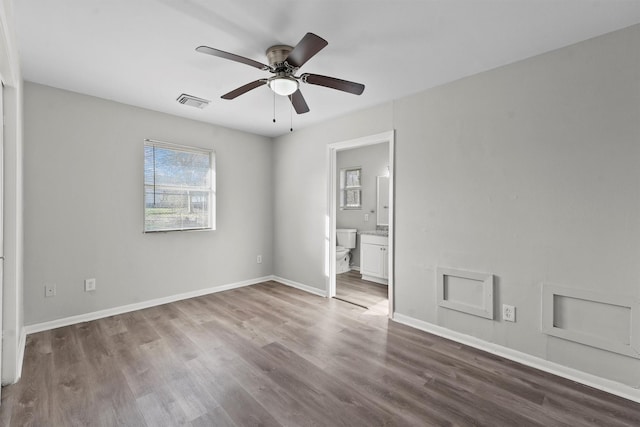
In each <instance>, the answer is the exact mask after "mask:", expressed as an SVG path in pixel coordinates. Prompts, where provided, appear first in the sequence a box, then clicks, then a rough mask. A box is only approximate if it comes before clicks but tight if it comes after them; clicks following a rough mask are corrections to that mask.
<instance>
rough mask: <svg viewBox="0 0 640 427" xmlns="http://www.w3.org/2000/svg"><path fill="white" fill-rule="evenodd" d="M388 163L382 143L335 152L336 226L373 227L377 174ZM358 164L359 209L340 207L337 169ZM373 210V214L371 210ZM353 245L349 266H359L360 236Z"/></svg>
mask: <svg viewBox="0 0 640 427" xmlns="http://www.w3.org/2000/svg"><path fill="white" fill-rule="evenodd" d="M388 165H389V144H388V143H382V144H376V145H369V146H366V147H360V148H352V149H350V150H342V151H338V152H337V153H336V169H337V174H338V175H337V177H336V182H337V184H338V186H337V193H336V194H337V196H338V199H337V201H336V206H337V207H338V208H337V211H336V228H355V229H357V230H358V231H359V232H360V231H364V230H375V229H376V221H377V218H378V212H377V211H376V201H377V188H378V187H377V179H376V178H377V177H378V176H381V175H384V174H385V173H386V172H387V166H388ZM352 166H355V167H361V168H362V175H361V184H362V198H361V201H362V209H344V210H341V209H340V170H341V169H344V168H348V167H352ZM371 211H373V213H371ZM364 214H369V220H368V221H365V220H364ZM356 240H357V246H356V248H355V249H352V250H351V254H352V257H351V265H354V266H358V267H359V266H360V235H358V237H357V239H356Z"/></svg>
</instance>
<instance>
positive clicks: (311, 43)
mask: <svg viewBox="0 0 640 427" xmlns="http://www.w3.org/2000/svg"><path fill="white" fill-rule="evenodd" d="M328 44H329V43H327V41H326V40H325V39H323V38H322V37H319V36H316V35H315V34H313V33H307V34H305V36H304V37H303V38H302V40H300V41H299V42H298V44H297V45H296V47H294V48H293V50H292V51H291V52H289V56H287V59H286V61H287V63H289V65H292V66H294V67H298V68H300V67H302V66H303V65H304V63H305V62H307V61H308V60H309V59H311V58H312V57H313V55H315V54H316V53H318V52H320V51H321V50H322V49H324V47H325V46H326V45H328Z"/></svg>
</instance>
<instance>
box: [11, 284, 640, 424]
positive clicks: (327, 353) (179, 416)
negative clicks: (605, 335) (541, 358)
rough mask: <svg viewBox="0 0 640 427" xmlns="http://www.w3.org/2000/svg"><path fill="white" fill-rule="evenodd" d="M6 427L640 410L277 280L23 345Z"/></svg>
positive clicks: (639, 413)
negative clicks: (22, 359) (19, 376)
mask: <svg viewBox="0 0 640 427" xmlns="http://www.w3.org/2000/svg"><path fill="white" fill-rule="evenodd" d="M0 424H2V425H5V426H8V425H11V426H93V425H95V426H114V425H127V426H174V425H192V426H218V425H219V426H234V425H235V426H244V425H264V426H277V425H288V426H378V425H394V426H418V425H437V426H444V425H485V426H530V425H531V426H556V425H564V426H587V425H589V426H595V425H598V426H622V425H627V426H638V425H640V405H639V404H635V403H632V402H630V401H627V400H624V399H621V398H617V397H615V396H611V395H608V394H606V393H603V392H599V391H597V390H593V389H590V388H588V387H585V386H582V385H579V384H575V383H573V382H571V381H567V380H564V379H561V378H557V377H554V376H552V375H550V374H546V373H543V372H540V371H537V370H534V369H531V368H527V367H524V366H521V365H519V364H517V363H514V362H511V361H507V360H504V359H501V358H500V357H497V356H494V355H491V354H488V353H484V352H482V351H479V350H476V349H473V348H469V347H465V346H463V345H460V344H457V343H454V342H451V341H448V340H445V339H442V338H439V337H436V336H432V335H429V334H426V333H423V332H421V331H418V330H415V329H412V328H409V327H406V326H403V325H400V324H397V323H394V322H390V321H389V320H388V319H387V317H386V316H384V315H375V313H372V312H371V311H370V310H365V309H362V308H359V307H356V306H354V305H351V304H347V303H344V302H341V301H339V300H335V299H325V298H320V297H316V296H313V295H310V294H307V293H304V292H302V291H298V290H296V289H292V288H288V287H285V286H284V285H280V284H277V283H275V282H266V283H263V284H259V285H254V286H250V287H246V288H241V289H236V290H232V291H227V292H221V293H217V294H212V295H207V296H203V297H199V298H194V299H190V300H185V301H180V302H176V303H172V304H167V305H163V306H160V307H155V308H150V309H146V310H141V311H138V312H133V313H128V314H123V315H119V316H113V317H109V318H106V319H101V320H97V321H93V322H87V323H82V324H78V325H74V326H68V327H64V328H59V329H55V330H52V331H46V332H41V333H37V334H33V335H29V336H28V338H27V348H26V354H25V363H24V370H23V377H22V380H21V381H20V382H19V383H18V384H15V385H12V386H8V387H5V388H4V389H3V392H2V406H1V407H0Z"/></svg>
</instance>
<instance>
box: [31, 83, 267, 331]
mask: <svg viewBox="0 0 640 427" xmlns="http://www.w3.org/2000/svg"><path fill="white" fill-rule="evenodd" d="M24 108H25V194H26V196H25V251H26V254H27V257H26V259H25V323H26V324H33V323H38V322H42V321H47V320H53V319H57V318H64V317H67V316H72V315H77V314H82V313H87V312H93V311H96V310H100V309H106V308H111V307H117V306H121V305H125V304H130V303H135V302H140V301H145V300H149V299H153V298H159V297H164V296H170V295H174V294H179V293H184V292H189V291H194V290H199V289H204V288H209V287H214V286H218V285H225V284H230V283H235V282H239V281H244V280H249V279H254V278H258V277H263V276H266V275H269V274H271V273H272V271H273V257H272V242H273V234H272V224H273V203H272V182H271V179H270V177H271V172H270V170H271V141H270V139H269V138H265V137H260V136H256V135H251V134H247V133H243V132H239V131H233V130H229V129H224V128H221V127H216V126H213V125H209V124H205V123H201V122H196V121H191V120H187V119H183V118H178V117H174V116H170V115H166V114H162V113H157V112H153V111H149V110H144V109H140V108H135V107H131V106H127V105H123V104H119V103H115V102H111V101H107V100H103V99H98V98H94V97H90V96H86V95H80V94H77V93H72V92H67V91H63V90H59V89H54V88H51V87H46V86H41V85H37V84H33V83H27V84H25V100H24ZM185 108H187V107H185ZM144 138H153V139H158V140H163V141H169V142H175V143H180V144H185V145H194V146H200V147H206V148H212V149H214V150H215V152H216V166H217V167H216V172H217V175H216V178H217V179H216V180H217V215H216V217H217V230H216V231H210V232H172V233H153V234H143V233H142V218H143V211H142V209H143V202H142V179H143V149H142V144H143V140H144ZM258 254H261V255H262V256H263V263H262V264H257V263H256V255H258ZM89 277H95V278H96V279H97V290H96V291H95V292H94V293H85V292H84V290H83V280H84V279H85V278H89ZM45 283H55V284H56V285H57V296H56V297H53V298H45V297H44V290H43V285H44V284H45Z"/></svg>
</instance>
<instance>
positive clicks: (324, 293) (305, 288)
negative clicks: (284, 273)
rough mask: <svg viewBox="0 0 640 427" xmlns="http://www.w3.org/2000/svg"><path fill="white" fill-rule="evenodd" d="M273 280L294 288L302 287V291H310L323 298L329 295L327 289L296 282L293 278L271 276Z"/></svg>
mask: <svg viewBox="0 0 640 427" xmlns="http://www.w3.org/2000/svg"><path fill="white" fill-rule="evenodd" d="M271 280H275V281H276V282H280V283H282V284H283V285H287V286H291V287H292V288H296V289H300V290H301V291H305V292H309V293H310V294H314V295H318V296H321V297H323V298H326V297H327V291H325V290H323V289H318V288H314V287H313V286H309V285H304V284H302V283H298V282H294V281H293V280H289V279H285V278H283V277H278V276H271Z"/></svg>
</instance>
